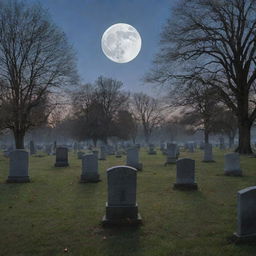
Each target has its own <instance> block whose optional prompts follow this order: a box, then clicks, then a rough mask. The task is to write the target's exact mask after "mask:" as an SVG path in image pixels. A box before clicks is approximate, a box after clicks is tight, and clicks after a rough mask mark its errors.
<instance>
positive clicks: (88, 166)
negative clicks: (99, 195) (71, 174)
mask: <svg viewBox="0 0 256 256" xmlns="http://www.w3.org/2000/svg"><path fill="white" fill-rule="evenodd" d="M80 181H81V182H84V183H85V182H99V181H100V176H99V172H98V158H97V156H96V155H95V154H86V155H84V156H83V157H82V174H81V179H80Z"/></svg>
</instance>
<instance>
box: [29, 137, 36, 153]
mask: <svg viewBox="0 0 256 256" xmlns="http://www.w3.org/2000/svg"><path fill="white" fill-rule="evenodd" d="M29 149H30V155H35V154H36V147H35V144H34V141H33V140H31V141H30V142H29Z"/></svg>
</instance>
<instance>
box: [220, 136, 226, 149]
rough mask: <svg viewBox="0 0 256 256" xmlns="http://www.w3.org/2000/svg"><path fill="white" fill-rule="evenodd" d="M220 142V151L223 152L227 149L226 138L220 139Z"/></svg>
mask: <svg viewBox="0 0 256 256" xmlns="http://www.w3.org/2000/svg"><path fill="white" fill-rule="evenodd" d="M219 140H220V149H221V150H225V149H226V146H225V141H224V138H223V137H220V138H219Z"/></svg>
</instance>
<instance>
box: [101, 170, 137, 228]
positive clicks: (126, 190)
mask: <svg viewBox="0 0 256 256" xmlns="http://www.w3.org/2000/svg"><path fill="white" fill-rule="evenodd" d="M107 180H108V201H107V203H106V215H105V216H104V217H103V220H102V224H103V225H139V224H141V222H142V220H141V217H140V214H139V213H138V205H137V202H136V190H137V170H136V169H135V168H132V167H130V166H114V167H112V168H110V169H108V170H107Z"/></svg>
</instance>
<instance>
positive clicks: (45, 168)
mask: <svg viewBox="0 0 256 256" xmlns="http://www.w3.org/2000/svg"><path fill="white" fill-rule="evenodd" d="M214 154H215V160H216V163H202V162H201V159H202V152H200V151H198V152H196V153H191V154H190V153H186V152H181V156H180V157H190V158H192V159H195V160H196V179H197V183H198V186H199V190H198V191H194V192H193V191H192V192H191V191H190V192H185V191H177V190H173V189H172V185H173V183H174V182H175V165H169V166H167V167H164V166H163V163H164V161H165V156H163V155H162V154H161V153H159V151H158V154H157V155H151V156H150V155H147V154H146V152H145V151H143V152H141V162H142V163H143V165H144V170H143V171H142V172H139V173H138V181H137V183H138V189H137V201H138V205H139V212H140V214H141V216H142V218H143V225H142V226H141V227H139V228H137V229H134V228H120V229H118V228H106V229H103V228H102V227H101V226H100V221H101V219H102V217H103V215H104V214H105V202H106V198H107V186H106V172H105V171H106V169H107V168H108V167H111V166H114V165H119V164H124V163H125V157H122V158H121V159H118V158H115V157H114V156H109V157H108V159H107V161H100V176H101V179H102V182H99V183H96V184H80V183H79V177H80V173H81V162H80V160H78V159H76V156H75V155H74V153H72V152H71V153H69V158H70V167H67V168H54V167H53V164H54V157H53V156H45V157H41V158H39V157H35V156H33V157H30V168H29V172H30V178H31V183H27V184H6V183H5V180H6V178H7V176H8V159H6V158H4V157H3V156H1V157H0V255H3V256H14V255H15V256H16V255H17V256H23V255H24V256H30V255H37V256H40V255H49V256H52V255H54V256H55V255H75V256H80V255H81V256H83V255H91V256H103V255H104V256H128V255H129V256H130V255H132V256H137V255H139V256H200V255H202V256H211V255H212V256H217V255H221V256H228V255H230V256H231V255H232V256H243V255H252V256H254V255H256V252H255V251H256V245H235V244H232V243H230V242H229V241H228V239H227V237H229V236H231V235H232V233H233V232H234V231H235V230H236V193H237V191H238V190H240V189H243V188H245V187H248V186H253V185H255V184H256V168H255V166H256V165H255V163H256V158H248V157H241V166H242V169H243V171H244V174H245V176H244V177H226V176H224V175H223V152H221V151H216V152H214ZM64 248H68V252H66V253H65V252H64Z"/></svg>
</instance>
